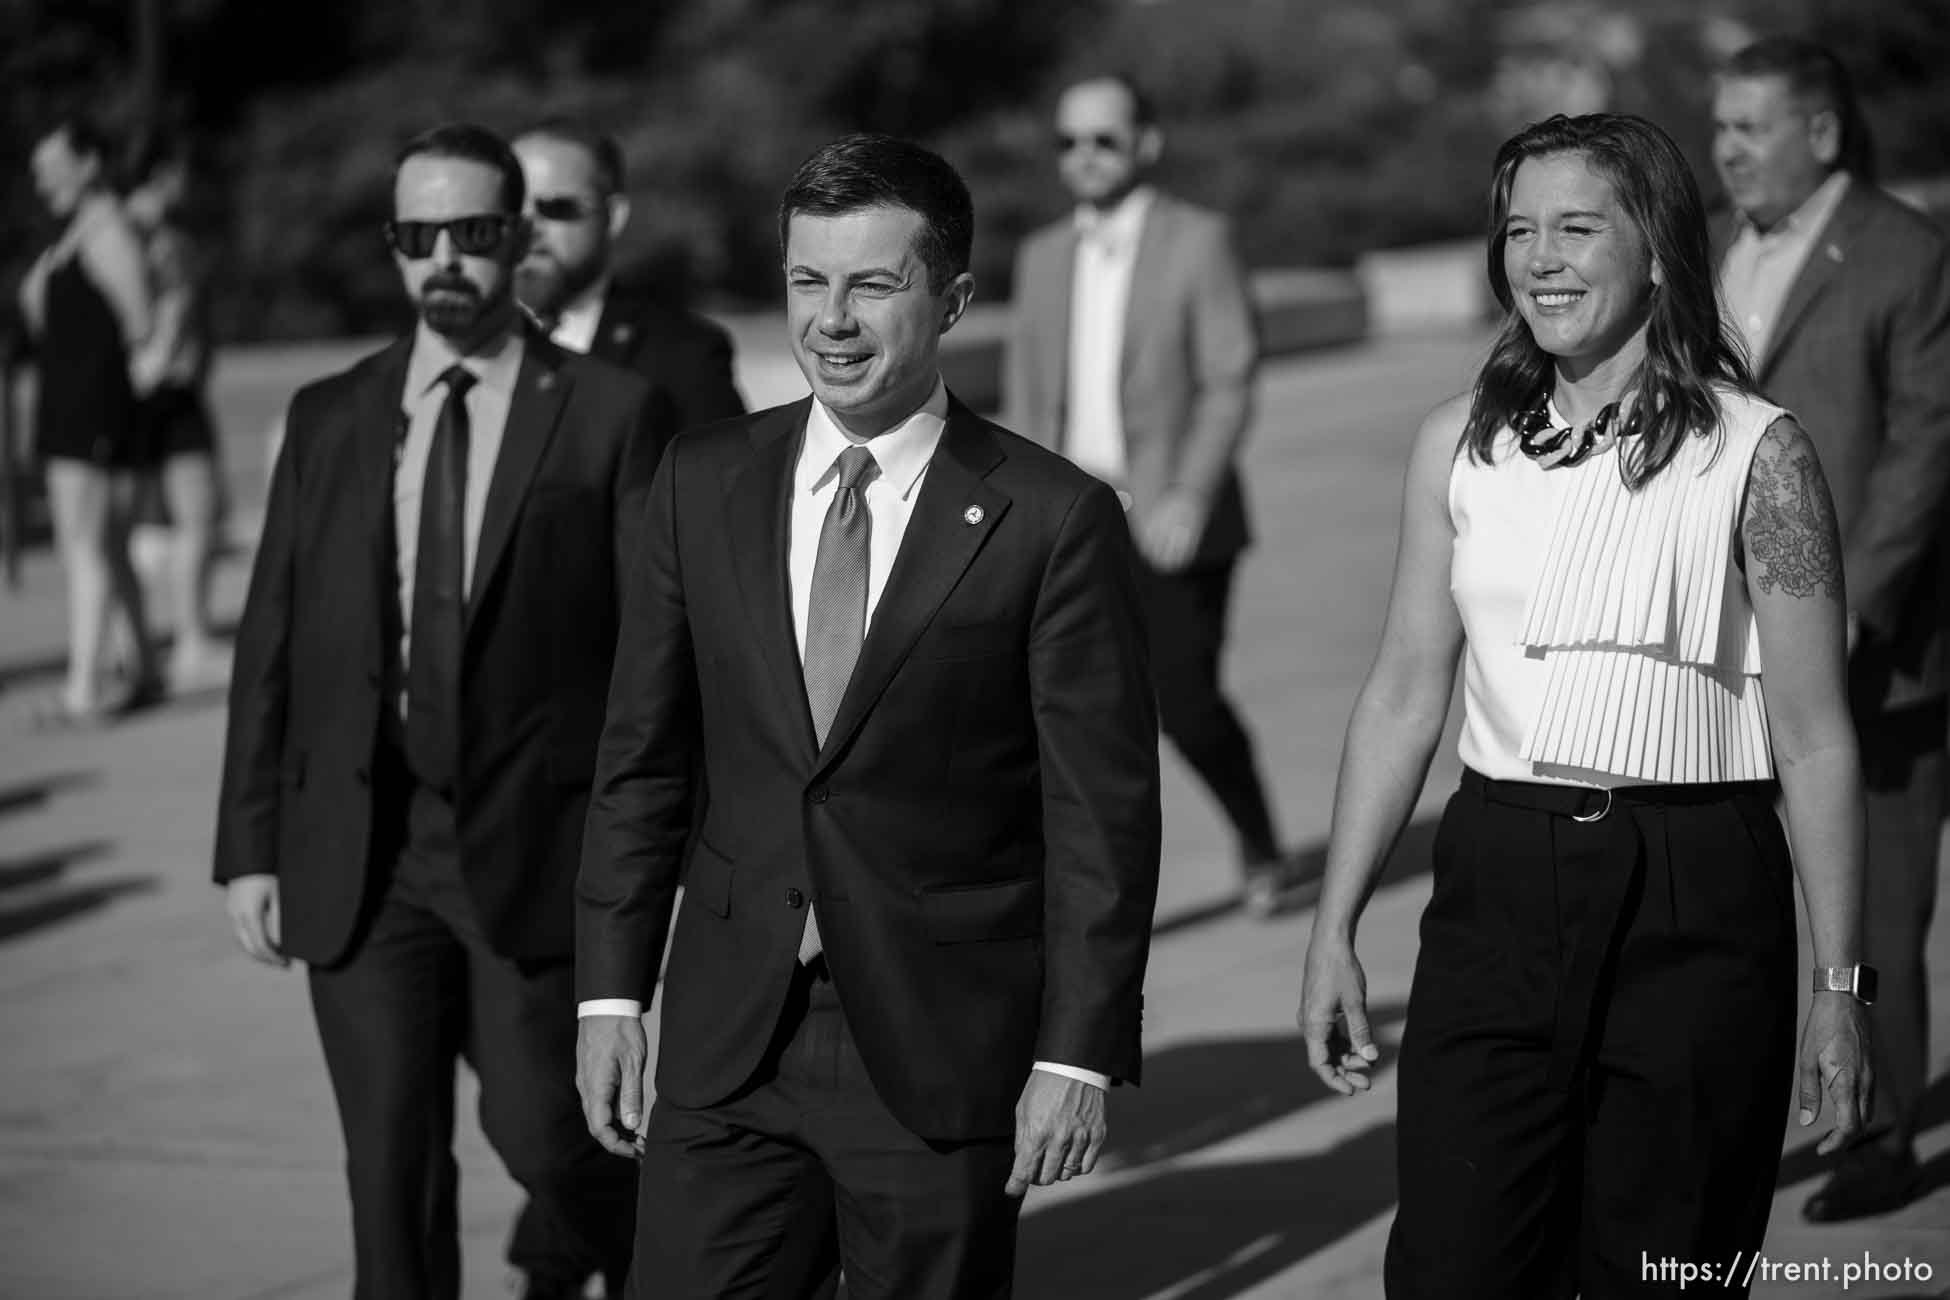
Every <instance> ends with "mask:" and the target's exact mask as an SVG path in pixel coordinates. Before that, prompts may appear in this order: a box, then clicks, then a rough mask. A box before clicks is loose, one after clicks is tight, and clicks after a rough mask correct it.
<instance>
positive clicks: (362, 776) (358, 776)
mask: <svg viewBox="0 0 1950 1300" xmlns="http://www.w3.org/2000/svg"><path fill="white" fill-rule="evenodd" d="M352 777H353V779H354V780H356V781H357V782H358V783H359V784H360V785H371V784H372V772H371V770H370V769H368V768H363V767H362V768H360V769H359V770H358V771H356V772H354V773H353V774H352Z"/></svg>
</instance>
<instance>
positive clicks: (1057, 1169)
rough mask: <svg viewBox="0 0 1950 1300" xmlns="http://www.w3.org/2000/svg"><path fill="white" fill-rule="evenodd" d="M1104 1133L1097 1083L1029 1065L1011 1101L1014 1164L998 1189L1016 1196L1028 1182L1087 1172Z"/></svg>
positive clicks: (1044, 1184)
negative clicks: (1018, 1094)
mask: <svg viewBox="0 0 1950 1300" xmlns="http://www.w3.org/2000/svg"><path fill="white" fill-rule="evenodd" d="M1109 1132H1110V1128H1109V1126H1108V1125H1107V1124H1106V1123H1105V1122H1104V1090H1103V1089H1102V1088H1099V1087H1098V1086H1097V1085H1096V1084H1094V1083H1085V1082H1084V1081H1083V1080H1081V1079H1072V1078H1069V1077H1067V1076H1065V1075H1061V1074H1051V1073H1050V1072H1049V1071H1048V1070H1031V1071H1030V1072H1029V1082H1028V1083H1026V1084H1024V1085H1023V1089H1022V1100H1020V1101H1018V1102H1017V1103H1016V1165H1015V1168H1014V1169H1011V1170H1010V1171H1009V1182H1008V1184H1007V1185H1006V1186H1005V1187H1004V1188H1003V1190H1004V1191H1005V1192H1007V1193H1008V1194H1009V1195H1011V1196H1021V1195H1022V1194H1023V1193H1024V1192H1027V1191H1028V1190H1029V1187H1030V1184H1032V1183H1034V1184H1035V1185H1036V1186H1038V1187H1048V1186H1049V1185H1050V1184H1051V1183H1058V1182H1065V1181H1068V1180H1069V1179H1072V1178H1075V1177H1078V1176H1079V1175H1082V1174H1087V1173H1089V1172H1090V1171H1091V1170H1093V1169H1095V1168H1096V1167H1097V1156H1098V1153H1099V1152H1101V1151H1102V1150H1103V1149H1104V1137H1105V1135H1107V1134H1108V1133H1109Z"/></svg>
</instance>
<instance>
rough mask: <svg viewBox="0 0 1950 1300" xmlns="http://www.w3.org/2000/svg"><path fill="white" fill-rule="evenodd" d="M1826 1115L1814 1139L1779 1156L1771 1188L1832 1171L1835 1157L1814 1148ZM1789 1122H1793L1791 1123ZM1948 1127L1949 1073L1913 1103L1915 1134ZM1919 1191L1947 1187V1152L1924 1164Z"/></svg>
mask: <svg viewBox="0 0 1950 1300" xmlns="http://www.w3.org/2000/svg"><path fill="white" fill-rule="evenodd" d="M1829 1118H1830V1117H1829V1115H1828V1113H1827V1111H1826V1108H1824V1110H1823V1113H1822V1117H1821V1119H1820V1120H1818V1121H1817V1122H1816V1125H1815V1128H1814V1133H1815V1136H1814V1137H1812V1138H1810V1139H1809V1140H1808V1141H1806V1142H1803V1143H1802V1144H1801V1145H1799V1146H1797V1147H1795V1148H1793V1149H1792V1150H1790V1151H1789V1152H1788V1153H1787V1154H1786V1155H1784V1156H1782V1157H1781V1172H1780V1174H1779V1176H1777V1177H1776V1178H1775V1179H1774V1186H1775V1187H1777V1188H1779V1187H1792V1186H1794V1185H1795V1184H1796V1183H1800V1182H1805V1181H1807V1180H1808V1179H1810V1178H1814V1177H1816V1176H1817V1175H1822V1174H1826V1173H1827V1172H1828V1171H1829V1170H1830V1169H1832V1168H1834V1165H1835V1161H1836V1160H1837V1159H1838V1156H1823V1155H1817V1154H1815V1147H1816V1146H1817V1145H1818V1144H1819V1143H1820V1141H1821V1139H1822V1137H1823V1136H1824V1135H1826V1133H1827V1131H1828V1130H1827V1128H1826V1127H1825V1122H1826V1121H1827V1120H1828V1119H1829ZM1790 1122H1792V1121H1790ZM1944 1124H1950V1074H1946V1075H1944V1076H1942V1077H1941V1078H1939V1079H1937V1080H1936V1082H1934V1083H1932V1084H1931V1085H1930V1086H1929V1087H1928V1088H1925V1089H1924V1090H1923V1095H1922V1096H1921V1097H1920V1098H1918V1099H1917V1102H1916V1131H1917V1132H1918V1133H1927V1132H1929V1131H1930V1130H1931V1129H1933V1128H1937V1127H1939V1126H1941V1125H1944ZM1921 1173H1922V1191H1921V1192H1920V1193H1919V1195H1920V1196H1928V1195H1929V1194H1930V1193H1931V1192H1933V1191H1935V1190H1936V1189H1937V1188H1939V1187H1944V1186H1950V1151H1944V1152H1941V1153H1939V1154H1938V1155H1937V1156H1936V1157H1934V1158H1933V1159H1930V1160H1926V1161H1925V1162H1924V1163H1923V1167H1922V1170H1921Z"/></svg>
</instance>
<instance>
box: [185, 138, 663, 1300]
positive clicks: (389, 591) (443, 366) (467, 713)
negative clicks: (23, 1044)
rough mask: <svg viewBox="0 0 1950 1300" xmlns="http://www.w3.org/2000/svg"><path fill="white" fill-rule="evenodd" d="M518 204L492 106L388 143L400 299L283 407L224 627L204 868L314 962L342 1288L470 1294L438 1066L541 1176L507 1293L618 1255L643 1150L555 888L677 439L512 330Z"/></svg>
mask: <svg viewBox="0 0 1950 1300" xmlns="http://www.w3.org/2000/svg"><path fill="white" fill-rule="evenodd" d="M521 199H522V178H521V170H520V167H519V165H518V164H517V163H516V161H515V158H514V155H513V154H512V153H511V152H509V150H508V146H507V145H506V144H505V143H503V142H502V141H501V140H500V138H499V137H497V136H495V135H493V134H491V133H489V132H487V131H485V130H483V129H481V128H479V127H474V126H467V125H449V126H444V127H438V128H435V129H434V130H432V131H429V132H427V133H425V134H423V135H421V136H418V137H416V138H415V139H414V140H412V141H411V142H409V143H408V144H407V146H406V147H405V148H404V149H403V150H402V151H401V153H400V155H399V159H398V163H397V167H396V171H395V181H394V209H393V211H394V219H393V220H392V221H391V222H390V223H388V226H387V233H388V237H389V239H390V241H391V243H392V246H393V250H394V259H395V262H396V264H397V267H398V269H399V272H400V276H401V279H402V281H403V283H404V285H405V288H406V291H407V295H408V297H409V298H410V299H411V300H412V302H413V305H414V307H415V308H416V309H417V312H418V315H419V317H420V323H419V325H418V327H417V328H416V329H415V330H414V331H413V332H412V333H410V334H408V335H406V336H404V337H402V338H400V339H399V340H398V341H396V342H394V343H392V344H391V345H389V346H388V347H386V348H385V349H383V350H381V351H380V352H378V353H376V354H374V355H372V356H370V357H367V358H366V359H364V360H362V361H360V362H359V363H357V364H356V365H354V366H353V367H352V368H350V369H349V370H346V371H344V372H342V373H340V374H336V375H333V376H330V377H329V378H326V379H322V380H320V381H318V382H317V383H315V384H311V385H308V386H307V387H305V388H304V389H302V390H301V391H300V392H299V393H298V394H297V396H296V397H295V398H293V399H292V403H291V411H290V414H289V416H288V418H287V421H286V426H287V433H286V436H285V438H284V441H283V445H282V448H281V449H280V452H279V455H278V460H277V468H276V469H275V471H274V472H273V477H272V482H271V493H270V499H269V502H268V504H267V506H266V509H265V519H264V534H263V537H262V539H261V540H260V543H259V546H258V552H257V559H256V562H255V564H254V566H253V568H252V572H251V582H250V592H249V596H248V598H247V599H246V602H245V605H244V614H243V620H242V622H241V624H240V625H239V627H238V631H237V652H236V665H235V668H234V670H233V673H232V677H231V685H230V717H229V730H228V734H227V737H226V742H225V749H224V771H223V788H222V794H221V797H220V803H219V807H218V822H217V844H216V864H215V876H216V880H217V882H218V883H219V884H221V885H222V886H224V888H225V893H226V901H227V906H228V910H229V913H230V918H231V922H232V925H233V927H234V928H235V930H236V934H237V938H238V941H239V943H240V944H241V945H242V946H243V947H244V949H245V950H246V951H247V952H249V953H250V954H251V955H252V956H253V957H255V958H257V959H258V960H260V961H263V962H265V963H267V964H270V965H275V966H283V965H286V964H287V963H288V962H290V961H292V960H297V961H301V962H304V963H305V964H306V966H307V967H308V968H309V969H308V972H307V977H308V984H309V988H310V993H311V1002H312V1008H313V1012H314V1015H315V1017H316V1019H317V1022H318V1032H319V1038H320V1041H321V1043H322V1045H323V1048H324V1055H325V1064H326V1067H327V1069H328V1070H329V1072H330V1074H331V1080H332V1089H333V1093H334V1095H335V1097H336V1098H337V1101H338V1108H339V1119H340V1124H341V1127H342V1128H343V1131H344V1137H345V1144H346V1154H347V1159H346V1172H347V1177H348V1180H349V1182H350V1191H351V1201H352V1235H353V1253H354V1258H355V1283H354V1293H355V1294H356V1295H357V1296H359V1297H361V1300H378V1298H379V1297H408V1298H412V1300H453V1298H454V1297H456V1296H458V1295H459V1294H460V1273H459V1268H460V1246H459V1236H458V1227H457V1212H458V1207H457V1199H456V1198H457V1188H456V1181H457V1176H458V1170H457V1167H456V1165H455V1161H454V1157H453V1152H452V1141H453V1121H454V1114H453V1108H454V1086H455V1065H456V1060H457V1058H459V1057H465V1058H466V1060H467V1061H468V1063H469V1064H470V1065H471V1066H472V1067H473V1069H474V1072H475V1074H476V1076H477V1077H478V1078H479V1080H480V1092H481V1121H482V1127H483V1128H484V1130H485V1132H486V1134H487V1138H488V1141H489V1142H490V1144H491V1145H492V1146H493V1147H494V1149H495V1151H496V1152H497V1154H499V1155H500V1157H501V1159H502V1160H503V1162H504V1163H505V1164H506V1165H507V1168H508V1171H509V1173H511V1174H512V1175H513V1176H514V1178H515V1180H516V1181H517V1182H519V1183H520V1184H521V1185H522V1187H523V1188H524V1189H525V1191H526V1192H527V1193H528V1196H529V1198H530V1199H529V1204H528V1206H527V1208H526V1209H525V1210H524V1211H523V1214H522V1219H521V1224H520V1228H519V1230H518V1231H517V1233H516V1235H515V1238H514V1240H513V1241H512V1243H511V1245H510V1247H509V1260H510V1262H511V1263H512V1264H513V1265H514V1266H515V1267H516V1268H518V1269H520V1270H521V1271H522V1273H523V1274H524V1275H525V1291H524V1295H525V1296H527V1297H530V1300H543V1298H544V1297H548V1298H556V1297H569V1296H580V1295H581V1294H582V1292H583V1286H584V1283H585V1281H586V1280H587V1278H588V1277H589V1276H590V1275H591V1274H592V1273H596V1272H599V1271H600V1272H602V1273H604V1274H605V1275H606V1276H607V1278H608V1279H609V1283H610V1285H611V1287H612V1293H613V1289H614V1288H615V1287H618V1286H620V1285H621V1284H622V1281H623V1278H624V1276H625V1275H626V1273H627V1271H628V1268H629V1253H630V1246H631V1242H632V1240H633V1232H634V1215H633V1212H632V1209H633V1207H632V1195H633V1189H634V1187H635V1181H636V1173H635V1170H634V1168H633V1167H632V1165H631V1163H630V1162H629V1161H627V1160H619V1159H617V1158H616V1157H615V1156H613V1155H610V1154H609V1153H607V1152H605V1151H604V1150H603V1149H602V1148H601V1147H600V1146H599V1145H598V1144H597V1143H595V1142H594V1141H593V1140H592V1139H591V1138H590V1136H589V1134H588V1132H587V1128H586V1126H585V1125H584V1123H583V1119H582V1113H581V1104H580V1101H579V1099H578V1097H577V1094H576V1091H575V1087H574V1069H575V1022H574V1011H573V1004H574V991H573V969H572V957H573V947H574V940H573V936H574V915H573V906H572V898H571V893H572V889H573V885H574V881H575V873H576V866H577V861H578V857H579V852H580V848H581V844H582V828H583V822H584V815H585V811H586V809H587V807H588V802H589V788H590V780H591V776H592V773H593V771H594V769H595V761H596V740H597V735H598V733H599V731H600V728H601V725H602V716H603V702H604V689H605V685H606V683H607V681H608V677H609V668H610V660H611V656H612V654H613V653H614V648H615V644H616V629H617V623H618V609H617V602H618V591H619V587H620V585H621V576H620V575H621V573H622V571H623V569H624V566H625V565H626V563H627V562H629V561H630V559H631V558H632V556H633V553H634V550H635V545H634V538H635V528H634V523H635V521H636V520H637V519H639V518H640V516H641V515H642V512H643V505H644V501H645V499H646V498H647V496H648V494H649V489H650V481H651V475H652V473H653V472H654V470H655V468H656V464H657V459H658V456H659V455H660V454H661V452H662V449H663V446H664V443H665V442H666V441H668V439H669V438H670V436H671V433H672V429H671V420H670V415H669V407H668V405H667V404H666V403H659V402H656V401H654V400H653V396H654V395H653V393H652V392H651V390H650V389H649V388H648V387H647V386H646V385H645V383H644V382H643V381H642V380H641V379H639V378H637V377H636V376H634V375H630V374H626V373H625V372H623V371H621V370H618V369H615V368H614V367H612V366H609V365H606V364H604V363H602V362H599V361H593V360H590V359H587V358H583V357H578V356H574V355H572V354H569V353H565V352H564V351H562V350H561V349H559V348H557V347H555V346H553V345H552V344H550V343H549V342H548V341H547V340H546V339H544V338H543V337H542V336H541V335H540V334H539V333H538V332H536V331H534V330H532V329H529V328H527V327H525V326H524V324H523V323H522V318H521V316H520V314H519V312H518V311H517V309H516V307H515V302H514V296H513V290H512V282H513V276H514V267H515V263H516V262H517V261H518V260H519V258H520V256H521V249H522V247H523V243H524V240H525V233H526V232H525V229H524V225H523V222H522V218H521ZM376 233H377V232H375V234H376Z"/></svg>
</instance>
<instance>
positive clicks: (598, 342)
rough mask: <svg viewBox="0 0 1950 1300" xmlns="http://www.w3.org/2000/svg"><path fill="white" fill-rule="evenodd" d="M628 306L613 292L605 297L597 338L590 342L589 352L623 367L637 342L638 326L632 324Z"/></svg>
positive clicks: (597, 320) (597, 321)
mask: <svg viewBox="0 0 1950 1300" xmlns="http://www.w3.org/2000/svg"><path fill="white" fill-rule="evenodd" d="M627 307H628V304H627V303H626V302H624V301H622V300H620V299H619V298H618V297H617V295H616V293H615V292H614V291H613V290H612V291H611V292H610V293H608V294H605V295H604V296H603V311H602V315H601V316H599V317H597V319H596V336H595V337H594V338H592V339H591V340H589V351H590V353H591V354H592V355H594V356H597V357H600V358H602V359H603V360H604V361H610V362H614V363H615V364H617V365H619V366H620V365H623V364H624V363H625V362H626V361H627V360H628V359H629V355H630V345H631V344H632V343H633V342H635V341H636V326H635V325H633V324H631V323H630V313H629V311H628V310H627Z"/></svg>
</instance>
